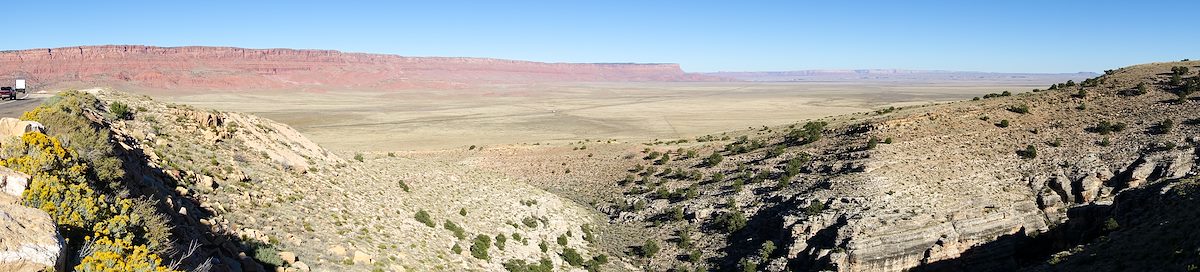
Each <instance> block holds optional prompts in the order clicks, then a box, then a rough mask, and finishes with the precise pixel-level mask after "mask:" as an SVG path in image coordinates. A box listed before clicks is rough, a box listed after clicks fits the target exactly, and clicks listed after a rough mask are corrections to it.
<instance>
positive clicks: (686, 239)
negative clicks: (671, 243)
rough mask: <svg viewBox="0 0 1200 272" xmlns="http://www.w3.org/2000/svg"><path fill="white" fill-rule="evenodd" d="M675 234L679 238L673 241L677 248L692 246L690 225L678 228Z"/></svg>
mask: <svg viewBox="0 0 1200 272" xmlns="http://www.w3.org/2000/svg"><path fill="white" fill-rule="evenodd" d="M676 236H678V237H679V239H678V240H676V241H677V242H676V243H675V245H676V246H678V247H679V248H691V247H692V227H691V226H688V227H686V228H684V229H682V230H679V232H678V233H676Z"/></svg>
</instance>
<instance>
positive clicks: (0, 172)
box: [0, 166, 30, 199]
mask: <svg viewBox="0 0 1200 272" xmlns="http://www.w3.org/2000/svg"><path fill="white" fill-rule="evenodd" d="M29 178H30V177H29V175H26V174H25V173H21V172H17V171H14V170H12V169H8V168H7V167H3V166H0V188H2V189H3V191H4V193H5V194H8V195H10V196H13V197H16V198H17V199H20V198H21V193H22V192H25V188H28V187H29Z"/></svg>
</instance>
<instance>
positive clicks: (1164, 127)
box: [1150, 119, 1175, 134]
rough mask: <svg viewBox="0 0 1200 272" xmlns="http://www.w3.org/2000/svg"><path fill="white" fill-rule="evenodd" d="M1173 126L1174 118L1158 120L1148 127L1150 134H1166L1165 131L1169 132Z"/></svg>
mask: <svg viewBox="0 0 1200 272" xmlns="http://www.w3.org/2000/svg"><path fill="white" fill-rule="evenodd" d="M1174 128H1175V120H1171V119H1165V120H1162V122H1158V123H1157V124H1154V126H1153V127H1150V133H1151V134H1167V133H1171V130H1172V129H1174Z"/></svg>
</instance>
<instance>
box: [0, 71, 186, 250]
mask: <svg viewBox="0 0 1200 272" xmlns="http://www.w3.org/2000/svg"><path fill="white" fill-rule="evenodd" d="M97 102H98V100H96V99H95V97H92V96H91V95H88V94H85V93H80V92H64V93H63V94H60V95H59V96H57V97H55V98H53V99H50V101H49V102H47V103H44V104H43V105H41V106H39V107H37V108H35V109H33V110H31V111H28V112H26V113H25V114H24V115H22V119H26V120H34V121H39V122H42V123H43V124H45V125H46V126H47V132H49V133H50V134H51V135H47V134H43V133H39V132H29V133H25V134H24V135H22V136H21V137H20V138H19V139H17V140H16V141H8V142H5V143H4V144H3V145H2V146H0V166H4V167H8V168H10V169H13V170H16V171H19V172H22V173H27V174H30V175H31V176H32V178H31V179H30V181H29V188H28V189H26V190H25V192H23V193H22V196H21V200H22V204H23V205H26V206H29V207H34V208H38V209H41V210H43V211H46V213H48V214H50V216H51V217H52V218H53V219H54V222H55V224H56V225H57V226H58V229H59V232H60V233H62V234H63V236H64V238H66V240H67V242H68V248H69V249H71V250H78V249H79V247H80V246H83V247H84V248H85V249H84V250H82V252H81V253H82V254H77V253H75V252H70V253H68V254H67V256H80V257H81V258H82V259H80V260H74V261H73V262H72V263H76V262H75V261H77V263H78V265H77V266H75V267H74V269H75V270H78V271H170V269H169V268H167V267H166V266H163V261H162V259H161V258H160V257H159V255H158V254H157V253H156V252H165V251H166V249H168V248H169V247H170V246H171V245H170V240H169V239H170V237H169V236H170V233H169V232H170V231H169V229H170V228H169V227H168V226H167V225H166V223H165V221H166V220H165V219H164V218H163V217H161V215H159V214H158V213H157V212H156V211H155V209H154V207H153V204H150V202H146V201H144V200H139V201H134V200H131V199H124V198H120V197H118V196H119V195H127V194H125V193H121V192H122V191H123V190H125V189H124V187H123V186H124V185H123V184H122V183H121V178H122V177H123V176H124V171H123V170H122V169H121V167H120V160H118V159H117V158H116V156H115V155H114V154H113V149H112V148H113V147H112V146H111V144H109V143H108V141H109V139H108V138H109V135H108V131H107V130H106V129H100V128H97V127H95V126H94V125H93V124H92V123H91V121H89V120H88V119H86V117H84V116H83V115H82V114H83V112H84V111H85V109H92V110H95V104H96V103H97ZM60 139H65V140H66V143H69V144H64V142H63V141H60ZM84 242H86V245H84Z"/></svg>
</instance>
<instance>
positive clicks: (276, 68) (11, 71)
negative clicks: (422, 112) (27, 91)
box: [0, 45, 721, 90]
mask: <svg viewBox="0 0 1200 272" xmlns="http://www.w3.org/2000/svg"><path fill="white" fill-rule="evenodd" d="M0 77H6V78H7V77H22V78H26V79H29V80H31V81H32V82H34V83H36V84H38V85H40V86H66V85H85V84H93V85H94V84H101V85H118V86H130V87H143V88H153V89H239V90H263V89H266V90H269V89H289V88H302V89H339V88H340V89H347V88H348V89H365V90H390V89H406V88H435V89H439V88H455V87H464V86H471V85H479V84H492V83H501V84H511V83H539V82H628V81H716V80H721V78H719V77H714V76H707V75H701V74H691V73H685V72H684V71H683V70H682V69H681V68H680V67H679V65H678V64H667V63H654V64H634V63H545V62H533V61H519V60H505V59H490V58H455V57H405V56H397V55H386V54H367V53H344V52H340V51H335V50H307V49H246V48H235V47H205V46H185V47H156V46H141V45H104V46H79V47H64V48H53V49H27V50H12V51H2V52H0Z"/></svg>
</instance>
